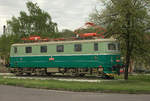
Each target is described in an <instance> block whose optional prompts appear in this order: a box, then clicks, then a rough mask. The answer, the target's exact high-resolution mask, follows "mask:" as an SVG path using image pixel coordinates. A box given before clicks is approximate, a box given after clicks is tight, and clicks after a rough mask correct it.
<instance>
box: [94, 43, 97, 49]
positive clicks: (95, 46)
mask: <svg viewBox="0 0 150 101" xmlns="http://www.w3.org/2000/svg"><path fill="white" fill-rule="evenodd" d="M94 51H98V43H94Z"/></svg>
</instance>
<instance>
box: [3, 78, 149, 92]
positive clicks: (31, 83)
mask: <svg viewBox="0 0 150 101" xmlns="http://www.w3.org/2000/svg"><path fill="white" fill-rule="evenodd" d="M116 78H122V77H116ZM0 85H13V86H22V87H28V88H43V89H53V90H67V91H82V92H105V93H106V92H108V93H132V94H142V93H143V94H150V75H136V76H129V80H128V81H124V80H111V81H102V82H98V83H89V82H71V81H58V80H31V79H10V78H3V76H0Z"/></svg>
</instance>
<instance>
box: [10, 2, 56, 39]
mask: <svg viewBox="0 0 150 101" xmlns="http://www.w3.org/2000/svg"><path fill="white" fill-rule="evenodd" d="M26 6H27V9H28V12H27V13H26V12H24V11H21V12H20V16H19V17H17V18H16V17H12V19H11V20H9V21H7V25H8V26H9V27H11V30H12V32H13V33H14V34H22V35H40V36H43V37H47V36H52V35H53V34H54V33H55V32H57V31H58V29H57V24H56V23H54V22H52V19H51V16H50V15H49V14H48V13H47V12H45V11H43V10H41V9H40V8H39V6H38V5H37V3H35V4H34V3H32V2H30V1H29V2H27V3H26Z"/></svg>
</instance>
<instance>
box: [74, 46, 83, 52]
mask: <svg viewBox="0 0 150 101" xmlns="http://www.w3.org/2000/svg"><path fill="white" fill-rule="evenodd" d="M74 51H75V52H80V51H82V45H81V44H75V45H74Z"/></svg>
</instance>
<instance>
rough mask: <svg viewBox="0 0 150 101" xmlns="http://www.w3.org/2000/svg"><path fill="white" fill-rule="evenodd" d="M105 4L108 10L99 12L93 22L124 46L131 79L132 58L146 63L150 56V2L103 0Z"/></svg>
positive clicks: (142, 0) (107, 35) (92, 15)
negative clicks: (149, 37)
mask: <svg viewBox="0 0 150 101" xmlns="http://www.w3.org/2000/svg"><path fill="white" fill-rule="evenodd" d="M103 4H104V5H105V9H104V10H103V11H102V12H99V11H98V10H96V11H95V13H93V14H91V15H90V19H91V21H93V22H96V23H97V24H100V25H103V26H105V27H106V29H107V33H105V36H106V37H110V36H113V37H114V38H116V39H118V40H119V42H120V43H121V46H122V52H123V54H124V57H125V75H124V79H125V80H127V79H128V68H129V64H130V61H131V59H133V60H137V59H138V60H139V59H140V60H142V61H146V59H147V58H149V57H150V51H149V44H147V43H148V42H149V41H148V40H146V39H145V37H146V36H149V31H150V27H149V26H150V13H149V11H150V0H121V1H120V0H105V1H104V0H103Z"/></svg>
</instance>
